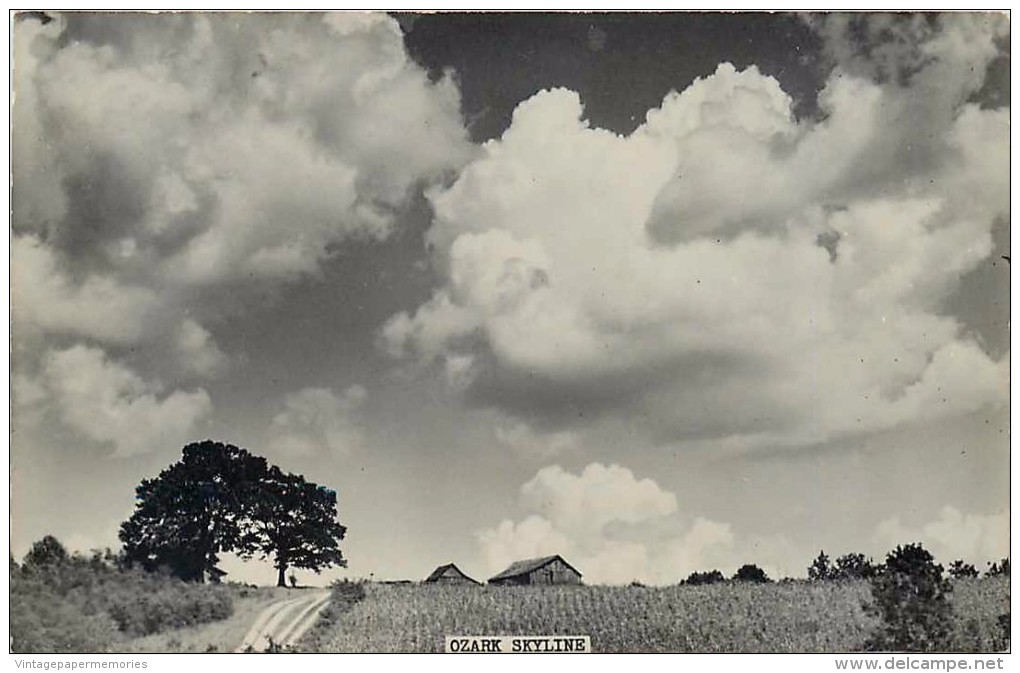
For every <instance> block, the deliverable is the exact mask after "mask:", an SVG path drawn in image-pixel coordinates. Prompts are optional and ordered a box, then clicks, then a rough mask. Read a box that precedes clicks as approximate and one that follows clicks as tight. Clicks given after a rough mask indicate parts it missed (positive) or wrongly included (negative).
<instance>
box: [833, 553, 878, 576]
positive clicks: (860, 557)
mask: <svg viewBox="0 0 1020 673" xmlns="http://www.w3.org/2000/svg"><path fill="white" fill-rule="evenodd" d="M879 572H881V568H880V567H879V566H876V565H875V563H874V561H872V560H871V559H870V558H865V556H864V554H843V555H842V556H840V557H839V558H838V559H836V568H835V574H836V579H841V580H870V579H871V578H872V577H875V576H876V575H878V573H879Z"/></svg>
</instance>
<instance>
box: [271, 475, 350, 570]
mask: <svg viewBox="0 0 1020 673" xmlns="http://www.w3.org/2000/svg"><path fill="white" fill-rule="evenodd" d="M252 518H253V526H252V533H253V535H252V537H251V539H252V541H253V542H254V543H255V544H257V545H258V546H259V547H260V549H261V554H262V556H263V557H269V556H272V557H273V559H274V564H275V566H276V570H277V580H276V583H277V585H278V586H281V587H282V586H285V583H284V575H285V574H286V572H287V569H288V568H304V569H307V570H314V571H315V572H319V571H321V570H322V569H323V568H327V567H329V566H333V565H337V566H341V567H344V566H346V565H347V561H346V560H345V559H344V557H343V555H342V554H341V552H340V547H339V545H340V541H341V540H343V538H344V535H345V534H346V532H347V528H346V527H344V526H343V525H342V524H341V523H340V522H339V521H337V498H336V492H335V491H332V490H330V489H327V488H326V487H324V486H319V485H318V484H315V483H312V482H310V481H306V480H305V478H304V477H303V476H301V475H294V474H288V473H284V472H283V471H281V470H280V469H279V468H278V467H276V466H273V467H270V468H269V471H268V473H267V475H266V477H265V479H264V481H263V486H262V489H261V491H260V493H259V496H258V498H257V500H256V502H255V508H254V511H253V515H252Z"/></svg>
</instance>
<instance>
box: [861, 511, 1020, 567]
mask: <svg viewBox="0 0 1020 673" xmlns="http://www.w3.org/2000/svg"><path fill="white" fill-rule="evenodd" d="M874 541H875V542H876V543H877V544H880V545H882V546H883V548H884V549H885V550H886V551H889V550H892V549H893V548H895V547H896V546H897V545H902V544H909V543H914V542H920V543H922V544H923V545H924V546H925V548H926V549H928V550H929V551H930V552H931V553H932V555H934V556H935V558H936V559H937V560H938V561H939V562H940V563H942V565H944V566H948V565H949V564H950V563H951V562H953V561H955V560H957V559H963V560H964V561H967V562H970V563H973V564H974V565H975V566H977V567H979V568H982V567H984V565H985V564H986V563H990V562H993V561H998V560H999V559H1001V558H1005V557H1007V556H1009V512H1005V511H1004V512H999V513H995V514H987V515H985V514H965V513H963V512H960V511H959V510H958V509H956V508H955V507H949V506H946V507H943V508H942V510H941V511H940V512H939V516H938V518H937V519H935V520H933V521H929V522H928V523H925V524H922V525H920V526H911V525H907V524H904V523H903V522H902V521H901V520H900V518H899V517H893V518H890V519H886V520H885V521H883V522H881V523H880V524H879V525H878V527H877V528H876V529H875V534H874Z"/></svg>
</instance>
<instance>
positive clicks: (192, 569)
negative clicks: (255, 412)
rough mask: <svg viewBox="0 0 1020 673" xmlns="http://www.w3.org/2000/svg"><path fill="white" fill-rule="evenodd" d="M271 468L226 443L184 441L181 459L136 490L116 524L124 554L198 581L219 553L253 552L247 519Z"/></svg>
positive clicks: (150, 566)
mask: <svg viewBox="0 0 1020 673" xmlns="http://www.w3.org/2000/svg"><path fill="white" fill-rule="evenodd" d="M268 469H269V468H268V465H267V463H266V460H265V458H261V457H259V456H255V455H253V454H251V453H249V452H248V451H246V450H244V449H240V448H238V447H236V446H232V445H230V444H222V443H220V442H213V441H203V442H197V443H194V444H189V445H188V446H186V447H184V451H183V456H182V458H181V460H179V461H178V462H176V463H174V464H173V465H171V466H169V467H168V468H166V469H165V470H163V471H162V472H160V474H159V476H158V477H156V478H155V479H145V480H143V481H142V483H141V484H140V485H139V486H138V487H137V488H136V489H135V492H136V500H137V502H136V505H135V511H134V513H133V514H132V515H131V518H130V519H128V520H127V521H125V522H124V523H123V524H122V525H121V528H120V539H121V542H123V543H124V552H125V558H126V560H127V561H128V563H131V564H139V565H141V566H142V567H143V568H146V569H147V570H155V569H157V568H160V567H166V568H168V569H169V570H170V571H171V572H173V573H174V574H175V575H177V576H178V577H181V578H182V579H185V580H190V581H198V582H201V581H203V580H204V578H205V575H206V574H207V573H210V572H212V571H213V570H214V569H215V567H216V564H217V562H218V561H219V553H220V552H225V551H233V552H237V553H239V554H241V555H242V556H244V555H250V554H251V553H254V552H255V551H256V547H255V545H254V540H253V539H252V538H251V536H250V535H249V534H248V529H249V528H250V525H249V523H248V521H249V520H250V516H251V511H252V509H253V503H254V502H256V501H257V498H258V494H259V493H260V490H261V488H262V482H263V480H264V478H265V475H266V474H267V472H268Z"/></svg>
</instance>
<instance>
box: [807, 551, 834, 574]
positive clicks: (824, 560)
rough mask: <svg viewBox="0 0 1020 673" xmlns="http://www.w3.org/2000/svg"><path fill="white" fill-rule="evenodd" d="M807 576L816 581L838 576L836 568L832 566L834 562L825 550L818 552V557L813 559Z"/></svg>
mask: <svg viewBox="0 0 1020 673" xmlns="http://www.w3.org/2000/svg"><path fill="white" fill-rule="evenodd" d="M807 576H808V579H809V580H812V581H814V582H822V581H825V580H831V579H835V578H836V569H835V568H834V567H833V566H832V563H831V562H830V561H829V556H828V555H827V554H826V553H825V551H824V550H822V551H820V552H818V558H816V559H815V560H814V561H812V562H811V565H810V566H808V569H807Z"/></svg>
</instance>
